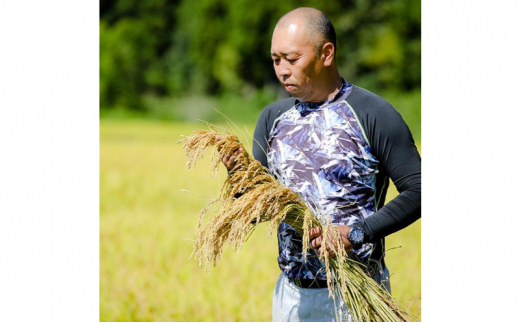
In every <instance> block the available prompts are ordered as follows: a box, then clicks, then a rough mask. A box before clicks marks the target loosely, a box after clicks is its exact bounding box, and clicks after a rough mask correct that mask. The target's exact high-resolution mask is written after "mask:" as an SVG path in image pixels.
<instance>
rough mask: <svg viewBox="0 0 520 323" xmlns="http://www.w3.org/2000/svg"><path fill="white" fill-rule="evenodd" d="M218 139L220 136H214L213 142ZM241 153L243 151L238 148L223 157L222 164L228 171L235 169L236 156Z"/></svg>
mask: <svg viewBox="0 0 520 323" xmlns="http://www.w3.org/2000/svg"><path fill="white" fill-rule="evenodd" d="M220 139H221V138H220V136H215V140H217V141H219V140H220ZM243 153H244V149H243V148H242V147H240V148H238V149H237V150H235V151H234V152H233V153H232V154H228V155H224V156H223V157H222V163H224V165H225V166H226V168H227V169H228V171H231V170H233V169H234V168H235V166H236V160H237V159H238V156H239V155H240V154H243Z"/></svg>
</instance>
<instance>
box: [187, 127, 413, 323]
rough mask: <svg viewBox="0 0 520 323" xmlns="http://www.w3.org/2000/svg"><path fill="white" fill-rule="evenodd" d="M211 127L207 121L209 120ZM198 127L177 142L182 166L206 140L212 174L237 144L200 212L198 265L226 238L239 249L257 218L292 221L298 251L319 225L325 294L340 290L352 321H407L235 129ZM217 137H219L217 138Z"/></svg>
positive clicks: (333, 231)
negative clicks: (232, 162)
mask: <svg viewBox="0 0 520 323" xmlns="http://www.w3.org/2000/svg"><path fill="white" fill-rule="evenodd" d="M210 127H211V126H210ZM211 129H212V130H211V131H206V130H199V131H195V132H193V133H192V135H191V136H189V137H187V138H186V139H184V140H181V141H180V142H182V143H183V148H184V149H185V150H186V155H187V157H188V163H187V167H188V168H191V167H193V166H195V163H196V161H197V160H199V159H201V158H202V156H203V155H204V153H205V151H206V150H207V149H208V148H209V147H210V146H215V147H216V149H215V150H214V151H213V154H212V169H213V174H216V172H217V170H218V167H219V164H220V160H221V159H222V157H223V156H226V155H229V154H232V153H234V152H235V151H237V150H238V149H239V148H242V149H243V151H244V153H243V154H239V156H238V158H237V163H236V166H235V168H234V169H233V170H232V171H230V172H229V176H228V178H227V179H226V181H225V182H224V184H223V186H222V189H221V191H220V196H219V197H218V198H217V199H214V200H212V201H210V202H209V204H208V205H206V206H205V207H204V208H203V209H202V211H201V213H200V215H199V224H198V227H197V240H196V242H195V246H194V254H195V256H196V258H198V259H199V265H201V266H202V262H204V263H205V265H206V269H207V270H209V265H210V264H211V263H213V265H216V262H217V260H218V259H219V257H220V255H221V254H222V251H223V247H224V244H225V243H226V242H227V243H228V244H229V245H230V246H232V247H234V249H235V251H238V250H239V249H240V248H241V247H242V245H243V243H244V242H245V241H246V240H247V238H248V237H249V236H250V235H251V233H252V232H253V231H254V229H255V227H256V225H257V224H259V223H263V222H269V223H270V225H269V234H272V232H273V230H274V229H276V228H278V226H279V225H280V223H281V222H285V223H287V224H290V225H291V226H293V227H294V228H295V229H296V231H297V232H298V233H299V234H301V235H302V240H303V249H304V250H303V254H306V252H305V251H306V250H307V249H308V248H309V231H310V229H311V228H313V227H318V226H321V227H322V230H323V242H322V245H325V244H328V245H329V246H330V247H331V248H330V249H331V251H332V252H333V253H334V256H333V257H329V255H328V254H327V253H328V251H327V248H321V253H320V257H321V259H322V261H323V263H324V265H325V268H326V273H327V285H328V289H329V295H330V297H333V298H335V297H336V295H340V297H341V299H342V300H343V301H344V302H345V304H346V306H347V308H348V309H349V313H350V315H351V316H352V318H353V319H354V321H360V322H372V321H377V322H380V321H385V322H402V321H410V320H411V316H410V315H409V314H408V313H407V312H406V311H405V310H404V309H403V308H402V307H401V306H400V305H399V304H398V303H397V302H395V301H394V300H393V299H392V297H391V296H390V294H389V293H388V292H387V291H386V290H385V289H383V288H382V287H381V286H380V285H379V284H378V283H377V282H375V281H374V280H373V279H372V278H370V277H369V276H367V275H366V274H365V273H364V272H363V269H362V268H363V265H362V264H359V263H357V262H355V261H354V260H352V259H350V258H349V257H348V256H347V253H346V251H345V249H344V248H343V244H342V242H341V237H340V233H339V231H338V229H337V228H336V226H335V225H333V224H331V223H330V222H329V223H327V224H325V225H324V224H322V223H320V222H319V221H318V220H317V219H316V218H315V217H314V216H313V214H312V212H311V211H310V209H309V208H307V206H306V205H305V204H304V202H303V200H302V199H301V197H300V196H299V195H298V194H297V193H295V192H293V191H292V190H290V189H289V188H287V187H285V186H283V185H282V184H280V183H279V182H278V181H277V180H276V179H275V178H274V177H273V176H272V175H270V173H269V172H268V171H267V169H266V168H265V167H263V166H262V165H261V164H260V162H258V161H257V160H255V159H253V158H252V157H250V155H249V154H248V153H247V152H246V151H245V149H244V147H243V145H242V144H241V143H240V142H239V141H238V138H237V136H236V135H232V134H229V133H226V134H225V135H222V134H219V133H218V132H216V131H215V128H214V127H211ZM217 137H219V138H220V140H217V139H216V138H217ZM216 202H221V205H222V206H221V208H220V210H219V212H218V213H217V214H216V215H215V216H214V217H213V218H212V219H211V221H210V222H209V223H208V224H207V225H206V226H204V228H201V222H202V219H203V217H204V215H205V213H206V211H207V210H208V209H209V208H210V207H211V206H213V205H214V204H215V203H216Z"/></svg>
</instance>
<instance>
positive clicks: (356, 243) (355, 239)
mask: <svg viewBox="0 0 520 323" xmlns="http://www.w3.org/2000/svg"><path fill="white" fill-rule="evenodd" d="M347 239H348V241H349V242H350V244H351V245H352V248H354V249H359V248H361V246H362V245H363V241H364V240H365V232H364V231H363V229H362V228H361V226H359V225H355V224H353V225H351V226H350V231H349V233H348V235H347Z"/></svg>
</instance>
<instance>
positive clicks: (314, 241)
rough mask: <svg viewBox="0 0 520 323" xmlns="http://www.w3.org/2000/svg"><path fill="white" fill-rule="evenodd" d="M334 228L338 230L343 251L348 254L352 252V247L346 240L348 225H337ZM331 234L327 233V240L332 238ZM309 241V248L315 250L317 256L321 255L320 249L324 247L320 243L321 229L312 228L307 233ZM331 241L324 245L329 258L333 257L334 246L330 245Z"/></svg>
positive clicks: (321, 238)
mask: <svg viewBox="0 0 520 323" xmlns="http://www.w3.org/2000/svg"><path fill="white" fill-rule="evenodd" d="M336 228H337V229H338V230H339V233H340V235H341V241H342V243H343V247H344V248H345V251H346V252H349V251H350V250H352V245H351V244H350V241H348V239H347V236H348V233H349V232H350V227H349V226H348V225H337V226H336ZM331 234H332V233H331V232H330V231H329V232H328V235H329V239H330V238H332V237H331ZM309 240H310V245H311V248H312V249H317V251H318V254H321V248H322V247H324V246H322V242H323V230H322V228H321V227H314V228H312V229H311V230H310V232H309ZM331 240H333V239H330V240H329V242H328V243H326V245H325V248H327V252H328V255H329V257H334V256H335V254H334V245H332V244H333V241H331Z"/></svg>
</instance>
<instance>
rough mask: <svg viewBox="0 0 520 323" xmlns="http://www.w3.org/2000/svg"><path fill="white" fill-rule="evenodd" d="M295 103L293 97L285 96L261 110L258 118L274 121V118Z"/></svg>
mask: <svg viewBox="0 0 520 323" xmlns="http://www.w3.org/2000/svg"><path fill="white" fill-rule="evenodd" d="M295 104H296V99H295V98H286V99H282V100H279V101H276V102H273V103H271V104H269V105H268V106H266V107H265V108H264V109H263V110H262V113H261V114H260V119H267V120H269V121H274V119H276V118H278V117H279V116H280V115H282V114H283V113H285V112H287V111H288V110H290V109H291V108H292V107H293V106H294V105H295Z"/></svg>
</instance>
